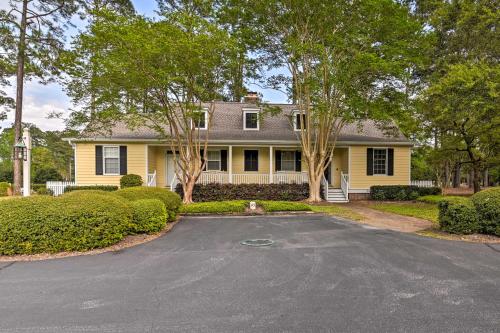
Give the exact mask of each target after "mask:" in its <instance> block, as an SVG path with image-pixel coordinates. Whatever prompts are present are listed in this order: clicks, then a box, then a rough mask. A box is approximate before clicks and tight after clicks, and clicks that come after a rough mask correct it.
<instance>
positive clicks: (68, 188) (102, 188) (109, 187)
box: [64, 185, 118, 193]
mask: <svg viewBox="0 0 500 333" xmlns="http://www.w3.org/2000/svg"><path fill="white" fill-rule="evenodd" d="M81 190H99V191H106V192H113V191H117V190H118V186H116V185H75V186H66V188H65V189H64V193H67V192H72V191H81Z"/></svg>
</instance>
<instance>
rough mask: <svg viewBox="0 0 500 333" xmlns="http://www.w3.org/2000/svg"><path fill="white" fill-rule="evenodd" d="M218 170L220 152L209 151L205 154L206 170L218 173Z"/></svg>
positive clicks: (219, 167)
mask: <svg viewBox="0 0 500 333" xmlns="http://www.w3.org/2000/svg"><path fill="white" fill-rule="evenodd" d="M220 169H221V158H220V150H209V151H208V152H207V170H208V171H220Z"/></svg>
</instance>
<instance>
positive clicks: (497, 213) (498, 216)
mask: <svg viewBox="0 0 500 333" xmlns="http://www.w3.org/2000/svg"><path fill="white" fill-rule="evenodd" d="M471 200H472V203H473V204H474V206H475V207H476V210H477V213H478V216H479V227H480V231H481V232H482V233H486V234H493V235H497V236H500V187H494V188H490V189H487V190H484V191H481V192H478V193H476V194H474V195H473V196H472V197H471Z"/></svg>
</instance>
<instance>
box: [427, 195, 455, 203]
mask: <svg viewBox="0 0 500 333" xmlns="http://www.w3.org/2000/svg"><path fill="white" fill-rule="evenodd" d="M454 198H460V197H457V196H452V195H450V196H444V195H424V196H423V197H418V198H417V201H420V202H425V203H432V204H438V203H440V202H441V201H443V200H448V199H454Z"/></svg>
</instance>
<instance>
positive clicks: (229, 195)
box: [176, 184, 309, 202]
mask: <svg viewBox="0 0 500 333" xmlns="http://www.w3.org/2000/svg"><path fill="white" fill-rule="evenodd" d="M176 192H177V193H179V194H180V195H181V196H182V194H183V193H182V186H181V185H180V184H179V185H178V186H177V188H176ZM308 196H309V186H308V185H307V184H206V185H202V184H196V185H195V186H194V190H193V200H194V201H195V202H206V201H224V200H252V199H253V200H281V201H301V200H305V199H307V197H308Z"/></svg>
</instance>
